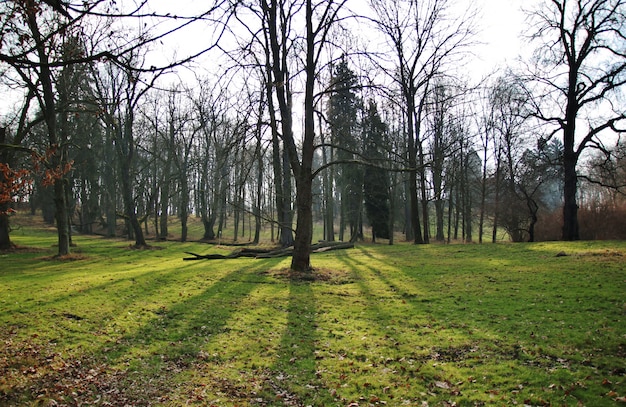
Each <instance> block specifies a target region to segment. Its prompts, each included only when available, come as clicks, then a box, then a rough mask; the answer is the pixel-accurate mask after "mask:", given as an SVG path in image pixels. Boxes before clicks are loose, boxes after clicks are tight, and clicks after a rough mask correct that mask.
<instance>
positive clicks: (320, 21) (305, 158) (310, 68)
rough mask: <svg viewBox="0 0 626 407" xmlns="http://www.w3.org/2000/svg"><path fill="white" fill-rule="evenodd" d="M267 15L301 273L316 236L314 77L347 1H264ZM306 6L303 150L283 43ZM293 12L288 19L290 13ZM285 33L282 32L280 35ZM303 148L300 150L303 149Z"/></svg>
mask: <svg viewBox="0 0 626 407" xmlns="http://www.w3.org/2000/svg"><path fill="white" fill-rule="evenodd" d="M261 1H262V5H263V10H264V11H265V12H266V14H265V15H266V17H267V30H268V37H269V40H270V41H269V42H270V51H271V52H270V54H271V57H272V62H273V64H272V75H273V78H272V79H273V80H272V81H271V83H274V84H275V87H274V91H275V96H276V99H277V101H278V107H279V112H280V116H281V122H282V140H283V145H284V149H285V151H286V152H287V154H288V158H289V162H290V165H291V170H292V172H293V175H294V178H295V181H296V211H297V223H296V235H295V240H294V252H293V257H292V259H291V268H292V269H293V270H296V271H310V270H311V259H310V258H311V239H312V237H313V211H312V205H313V194H312V187H313V156H314V152H315V146H314V142H315V121H314V119H315V80H316V77H317V73H318V69H319V65H320V57H321V54H322V50H323V49H324V47H325V46H326V45H327V44H328V42H329V41H330V38H329V33H330V30H331V29H332V28H333V26H334V25H335V24H336V23H337V21H338V19H339V12H340V11H341V9H342V8H343V7H344V5H345V3H346V0H341V1H334V0H330V1H319V2H314V1H313V0H305V1H304V3H299V2H296V3H291V4H290V5H291V7H290V5H289V4H286V3H290V2H286V3H284V2H281V1H278V0H270V1H268V0H261ZM302 8H303V9H304V26H305V32H304V35H303V38H304V44H303V47H304V56H305V57H304V68H303V73H304V75H305V85H304V134H303V138H302V142H301V143H300V146H301V147H300V149H298V143H297V141H296V138H295V135H294V131H293V112H292V107H291V100H292V99H291V96H292V95H291V93H290V92H289V89H288V83H289V82H290V77H289V75H288V67H287V65H286V62H287V58H286V55H285V52H288V50H289V49H288V48H287V47H286V46H285V47H283V46H282V45H281V44H284V43H283V42H282V41H283V40H284V39H285V38H286V35H284V34H285V33H286V32H288V31H289V30H290V29H292V28H293V25H292V24H293V23H294V21H292V18H293V14H291V13H292V12H293V11H296V10H301V9H302ZM286 16H288V18H287V19H285V17H286ZM279 17H280V19H279ZM279 33H283V35H279ZM298 150H300V151H298Z"/></svg>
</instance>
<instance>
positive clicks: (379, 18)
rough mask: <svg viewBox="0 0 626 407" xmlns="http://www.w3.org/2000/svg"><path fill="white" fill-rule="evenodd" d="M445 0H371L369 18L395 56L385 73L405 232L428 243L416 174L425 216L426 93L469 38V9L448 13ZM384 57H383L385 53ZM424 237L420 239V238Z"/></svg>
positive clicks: (456, 57) (450, 8)
mask: <svg viewBox="0 0 626 407" xmlns="http://www.w3.org/2000/svg"><path fill="white" fill-rule="evenodd" d="M452 3H453V2H451V1H449V0H427V1H406V2H404V1H396V0H371V1H370V4H371V6H372V8H373V10H374V12H375V13H376V17H375V20H376V21H375V23H376V25H377V26H378V28H379V30H380V31H381V32H382V33H383V35H385V36H386V38H387V40H388V42H389V47H390V52H392V53H393V54H392V55H393V58H394V59H395V61H396V62H395V67H394V69H387V70H386V72H388V73H389V75H390V76H391V77H392V79H393V80H394V81H395V82H396V84H397V86H398V87H399V89H400V92H401V95H402V99H403V109H404V112H405V117H406V119H407V123H406V129H407V132H406V146H407V150H408V157H407V167H408V168H409V169H410V171H409V199H410V222H411V228H412V230H411V232H412V233H411V234H410V235H409V236H412V238H413V240H414V243H424V242H425V241H426V242H428V236H429V232H428V226H427V224H425V225H424V234H423V235H422V226H421V224H420V213H419V198H418V175H419V185H420V187H421V192H422V194H421V197H422V214H421V216H423V218H424V219H425V220H427V219H428V212H429V211H428V208H427V205H428V202H427V199H425V198H426V196H427V195H426V169H425V167H426V165H425V164H426V161H425V157H424V154H425V149H424V148H423V146H422V142H423V138H422V135H421V128H422V124H423V123H422V119H423V117H424V115H423V113H424V106H425V101H426V96H427V95H428V94H429V91H430V90H431V88H432V86H431V85H432V83H433V81H434V80H435V79H436V78H437V77H438V76H440V75H443V74H445V70H446V69H447V67H448V64H450V63H451V62H453V61H457V60H458V59H459V58H460V57H461V56H462V54H463V53H464V52H465V47H466V46H467V45H468V44H469V43H470V42H471V37H472V31H473V26H472V25H473V24H474V20H475V18H474V13H473V11H471V10H468V11H467V12H466V13H465V15H463V16H454V15H453V13H452ZM386 58H387V56H386ZM424 237H426V239H424Z"/></svg>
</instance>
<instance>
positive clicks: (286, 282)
mask: <svg viewBox="0 0 626 407" xmlns="http://www.w3.org/2000/svg"><path fill="white" fill-rule="evenodd" d="M12 238H13V240H14V241H15V243H17V244H18V245H22V246H30V247H36V248H39V249H40V250H25V251H18V252H14V253H2V254H0V262H1V263H0V264H2V266H0V340H1V341H2V342H3V345H4V346H3V347H2V350H0V405H16V406H17V405H31V404H38V405H80V404H81V403H82V404H83V405H113V406H117V405H125V404H127V405H171V406H179V405H186V404H190V405H209V406H210V405H216V406H235V405H236V406H246V405H259V406H280V405H287V406H305V405H315V406H333V405H336V406H347V405H352V406H356V405H360V406H366V405H397V406H401V405H417V406H426V405H431V406H438V405H448V406H449V405H457V406H474V405H513V404H519V405H522V404H528V405H572V406H574V405H587V406H614V405H617V404H619V403H620V400H624V396H626V377H625V375H626V324H625V323H624V320H625V319H626V303H625V298H624V293H625V292H626V243H623V242H576V243H562V242H554V243H536V244H519V245H513V244H498V245H482V246H480V245H449V246H446V245H429V246H413V245H405V244H400V245H396V246H383V245H360V246H357V248H355V249H352V250H346V251H339V252H331V253H322V254H317V255H314V258H313V262H314V265H315V266H316V267H317V268H318V271H317V275H318V276H319V277H320V278H318V279H317V280H315V281H303V280H302V279H292V278H290V276H289V275H288V274H287V273H286V272H285V269H286V267H288V265H289V259H268V260H253V259H238V260H227V261H197V262H183V261H182V260H181V258H182V257H183V256H184V255H183V252H184V251H193V252H197V253H209V252H218V251H219V250H220V249H219V248H215V247H212V246H207V245H202V244H198V243H185V244H181V243H176V242H165V243H158V244H156V245H158V247H159V249H158V250H144V251H137V250H130V249H129V248H128V244H129V243H128V242H127V241H124V240H105V239H102V238H98V237H88V236H76V237H75V242H76V243H77V244H78V248H77V250H76V252H77V254H78V256H76V257H77V259H76V260H73V261H70V260H66V261H59V260H52V259H51V258H50V256H52V255H53V254H54V249H53V248H52V245H53V244H54V242H55V236H54V234H52V233H51V232H50V231H41V230H34V229H28V228H24V229H23V230H21V231H18V233H15V234H13V235H12ZM229 251H230V249H226V248H225V249H224V252H229ZM560 252H565V254H567V255H566V256H558V257H557V254H558V253H560Z"/></svg>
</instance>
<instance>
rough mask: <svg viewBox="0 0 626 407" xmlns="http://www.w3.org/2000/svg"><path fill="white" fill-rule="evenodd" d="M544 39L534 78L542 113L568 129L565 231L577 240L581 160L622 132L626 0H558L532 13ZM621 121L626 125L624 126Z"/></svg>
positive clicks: (557, 127)
mask: <svg viewBox="0 0 626 407" xmlns="http://www.w3.org/2000/svg"><path fill="white" fill-rule="evenodd" d="M531 15H532V18H533V19H534V27H536V31H535V33H534V35H533V39H534V40H535V41H536V42H538V43H539V46H538V47H537V50H536V58H535V60H536V65H535V69H534V72H533V73H532V78H531V79H532V80H533V81H534V83H535V84H537V85H538V89H537V90H536V91H535V94H534V97H535V100H536V101H537V102H536V107H537V111H536V113H535V114H536V116H537V117H538V118H539V119H541V120H543V121H544V122H546V123H547V124H549V125H553V126H554V129H553V130H552V131H551V132H550V134H549V135H548V136H547V137H545V139H544V140H543V141H542V142H546V141H547V140H548V139H550V138H552V137H553V136H555V135H557V134H559V133H562V137H563V147H564V152H563V170H564V180H563V199H564V203H563V234H562V237H563V239H564V240H578V239H579V238H580V234H579V227H578V217H577V211H578V204H577V201H576V200H577V192H578V169H577V167H578V164H579V160H580V157H581V156H582V154H583V152H584V151H585V150H587V149H595V148H600V149H602V148H603V143H602V140H603V138H604V137H605V135H608V133H611V132H613V133H623V132H624V128H623V125H624V123H626V108H625V107H624V106H625V105H624V104H623V103H615V100H617V99H616V98H618V97H619V96H618V95H619V94H620V92H621V91H622V90H623V88H624V85H625V84H626V53H625V52H624V49H625V46H626V36H625V35H624V33H625V32H626V0H551V1H549V2H545V3H542V4H541V6H539V8H538V9H537V10H535V11H533V12H532V13H531ZM619 126H622V127H619Z"/></svg>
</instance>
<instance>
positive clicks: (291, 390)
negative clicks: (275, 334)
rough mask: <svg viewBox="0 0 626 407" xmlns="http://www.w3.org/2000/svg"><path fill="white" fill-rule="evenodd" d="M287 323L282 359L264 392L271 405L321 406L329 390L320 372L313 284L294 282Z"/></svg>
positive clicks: (280, 346) (283, 339)
mask: <svg viewBox="0 0 626 407" xmlns="http://www.w3.org/2000/svg"><path fill="white" fill-rule="evenodd" d="M288 301H289V302H288V306H287V310H286V311H287V321H286V326H285V330H284V332H283V334H282V337H281V340H280V345H279V349H278V357H277V358H276V361H275V363H274V364H273V365H272V366H271V367H270V368H269V372H268V373H269V374H268V375H267V377H266V380H265V385H264V388H263V395H264V397H265V399H264V403H266V404H267V405H284V406H303V405H324V404H323V403H322V404H321V403H320V399H323V398H324V396H325V394H324V393H323V392H324V391H325V390H324V389H323V388H322V386H321V383H320V380H319V379H320V372H318V370H317V363H316V362H317V352H316V350H317V342H318V339H317V334H316V329H317V314H318V310H317V305H316V300H315V294H314V292H313V290H312V288H311V283H310V282H306V281H291V282H290V283H289V299H288Z"/></svg>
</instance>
